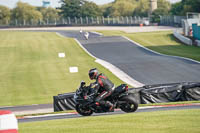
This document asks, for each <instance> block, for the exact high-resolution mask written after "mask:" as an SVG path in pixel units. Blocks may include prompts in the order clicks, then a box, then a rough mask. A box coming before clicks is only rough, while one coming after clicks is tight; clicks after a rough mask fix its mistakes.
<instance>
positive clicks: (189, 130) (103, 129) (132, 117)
mask: <svg viewBox="0 0 200 133" xmlns="http://www.w3.org/2000/svg"><path fill="white" fill-rule="evenodd" d="M199 112H200V110H199V109H193V110H176V111H172V110H171V111H159V112H146V113H132V114H121V115H109V116H96V117H82V118H74V119H64V120H51V121H43V122H32V123H19V132H20V133H41V132H42V133H79V132H81V133H132V132H133V133H199V131H200V127H199V125H200V117H199Z"/></svg>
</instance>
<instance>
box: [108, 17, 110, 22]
mask: <svg viewBox="0 0 200 133" xmlns="http://www.w3.org/2000/svg"><path fill="white" fill-rule="evenodd" d="M108 24H110V19H109V16H108Z"/></svg>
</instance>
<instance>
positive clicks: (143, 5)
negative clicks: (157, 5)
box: [133, 0, 150, 17]
mask: <svg viewBox="0 0 200 133" xmlns="http://www.w3.org/2000/svg"><path fill="white" fill-rule="evenodd" d="M149 5H150V3H149V0H140V1H138V2H137V7H136V8H135V10H134V11H133V16H140V17H147V16H148V13H149V10H150V7H149Z"/></svg>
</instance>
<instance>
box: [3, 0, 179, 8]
mask: <svg viewBox="0 0 200 133" xmlns="http://www.w3.org/2000/svg"><path fill="white" fill-rule="evenodd" d="M18 1H19V0H0V5H4V6H7V7H9V8H13V7H15V6H16V3H17V2H18ZM20 1H22V2H26V3H29V4H31V5H33V6H42V1H43V0H20ZM49 1H50V2H51V7H59V6H60V3H59V1H60V0H49ZM88 1H93V2H95V3H96V4H105V3H109V2H112V1H114V0H88ZM169 1H170V2H177V1H180V0H169Z"/></svg>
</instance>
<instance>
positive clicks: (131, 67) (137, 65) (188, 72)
mask: <svg viewBox="0 0 200 133" xmlns="http://www.w3.org/2000/svg"><path fill="white" fill-rule="evenodd" d="M56 32H58V33H60V34H61V35H63V36H66V37H72V38H76V39H77V40H78V41H79V42H80V43H81V44H82V46H83V47H84V48H86V49H87V50H88V51H89V52H90V53H91V54H92V55H94V56H95V57H97V58H99V59H102V60H105V61H107V62H109V63H111V64H113V65H114V66H116V67H118V68H119V69H121V70H122V71H124V72H125V73H126V74H128V75H129V76H130V77H132V78H133V79H135V80H136V81H139V82H140V83H143V84H145V85H151V84H163V83H174V82H199V81H200V78H199V77H200V63H198V62H195V61H192V60H188V59H184V58H177V57H173V56H166V55H160V54H157V53H154V52H152V51H149V50H147V49H145V48H143V47H140V46H138V45H136V44H135V43H133V42H131V41H129V40H127V39H126V38H124V37H120V36H100V35H98V34H94V33H90V36H89V39H88V40H86V39H85V38H84V36H83V34H80V33H79V31H56ZM144 39H145V38H144Z"/></svg>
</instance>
